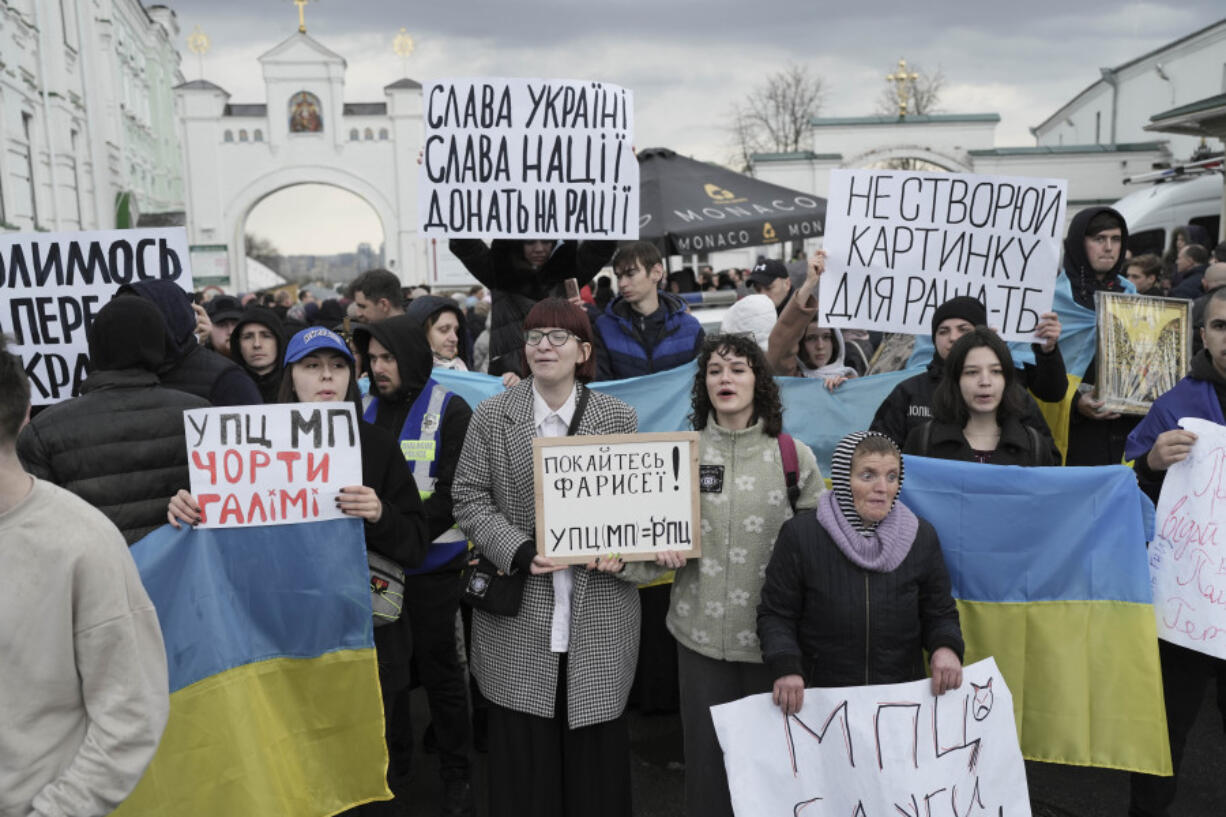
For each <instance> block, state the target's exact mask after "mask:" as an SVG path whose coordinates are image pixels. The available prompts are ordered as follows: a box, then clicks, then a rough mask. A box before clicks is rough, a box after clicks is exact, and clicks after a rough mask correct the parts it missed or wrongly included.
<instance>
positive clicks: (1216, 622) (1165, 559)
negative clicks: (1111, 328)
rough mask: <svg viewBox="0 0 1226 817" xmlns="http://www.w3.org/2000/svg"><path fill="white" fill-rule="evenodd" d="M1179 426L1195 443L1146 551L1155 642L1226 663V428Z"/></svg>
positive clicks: (1177, 467)
mask: <svg viewBox="0 0 1226 817" xmlns="http://www.w3.org/2000/svg"><path fill="white" fill-rule="evenodd" d="M1179 425H1181V426H1182V427H1184V428H1186V429H1187V430H1188V431H1191V432H1193V433H1195V434H1196V443H1195V444H1194V445H1193V446H1192V451H1191V453H1190V454H1188V458H1187V459H1185V460H1184V461H1183V462H1177V463H1175V464H1174V465H1172V466H1171V467H1170V469H1169V470H1168V471H1167V472H1166V479H1165V480H1164V481H1163V483H1162V495H1161V496H1160V497H1159V498H1158V513H1157V517H1156V524H1155V526H1154V527H1155V531H1154V541H1152V542H1150V544H1149V575H1150V580H1151V582H1152V583H1153V588H1154V613H1155V615H1157V617H1158V637H1159V638H1162V639H1165V640H1167V641H1169V642H1171V643H1172V644H1178V645H1179V646H1181V647H1187V648H1188V649H1190V650H1196V651H1198V652H1203V653H1208V654H1209V655H1214V656H1217V657H1218V658H1226V535H1224V533H1223V532H1226V427H1224V426H1220V425H1217V424H1216V423H1211V422H1209V421H1208V420H1201V419H1197V418H1194V417H1185V418H1183V419H1181V420H1180V421H1179ZM1219 540H1220V541H1219Z"/></svg>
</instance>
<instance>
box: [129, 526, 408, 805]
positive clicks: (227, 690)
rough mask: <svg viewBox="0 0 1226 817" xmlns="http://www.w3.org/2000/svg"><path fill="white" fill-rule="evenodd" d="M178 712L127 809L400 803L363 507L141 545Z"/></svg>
mask: <svg viewBox="0 0 1226 817" xmlns="http://www.w3.org/2000/svg"><path fill="white" fill-rule="evenodd" d="M131 552H132V557H133V558H134V559H135V561H136V564H137V567H138V568H139V569H140V575H141V581H142V582H143V583H144V585H145V589H146V590H147V591H148V592H149V596H150V598H152V599H153V603H154V606H155V607H156V608H157V613H158V620H159V622H160V623H161V626H162V636H163V639H164V640H165V642H166V657H167V661H168V664H169V669H170V693H171V695H170V720H169V722H168V723H167V726H166V732H165V734H164V735H163V737H162V742H161V744H160V746H159V747H158V751H157V754H156V755H155V756H154V759H153V762H152V764H150V766H149V769H148V771H147V772H146V773H145V776H144V778H143V779H142V780H141V782H140V785H139V786H137V788H136V790H135V791H134V792H133V794H132V796H131V797H130V798H128V800H127V801H125V802H124V804H123V805H122V806H121V807H120V808H119V810H118V811H116V812H115V814H116V815H120V817H135V815H142V817H143V816H144V815H159V816H160V815H165V817H192V816H193V815H200V817H205V815H208V817H217V815H231V814H233V815H247V814H260V815H287V817H288V815H293V816H294V817H326V815H332V814H336V813H338V812H340V811H344V810H345V809H347V808H350V807H352V806H354V805H358V804H360V803H365V802H369V801H372V800H387V799H390V798H391V792H389V791H388V789H387V784H386V779H385V775H386V772H387V748H386V746H385V744H384V740H383V703H382V700H381V698H380V692H379V677H378V665H377V663H376V660H375V652H374V629H373V625H372V622H371V612H370V573H369V570H368V567H367V561H366V547H365V542H364V539H363V535H362V522H361V520H359V519H340V520H332V521H328V522H312V523H309V524H300V525H273V526H268V527H255V528H235V529H215V530H190V529H182V530H175V529H174V528H171V527H170V526H165V527H163V528H161V529H159V530H157V531H154V532H153V533H151V534H149V536H147V537H145V538H144V539H142V540H140V541H139V542H137V543H136V544H134V545H133V546H132V550H131Z"/></svg>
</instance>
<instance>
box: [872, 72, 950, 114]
mask: <svg viewBox="0 0 1226 817" xmlns="http://www.w3.org/2000/svg"><path fill="white" fill-rule="evenodd" d="M908 73H914V74H917V75H918V77H917V78H916V79H915V80H914V81H911V82H908V83H907V86H906V87H907V91H906V93H907V114H908V115H912V114H929V113H937V112H938V111H940V104H941V92H942V91H944V90H945V72H944V71H943V70H941V66H939V65H938V66H937V68H936V70H935V71H926V70H924V69H923V68H922V67H920V66H918V65H914V66H908ZM877 113H879V114H881V115H882V116H897V115H898V83H897V82H895V81H894V80H889V79H887V80H885V87H884V88H882V89H881V94H880V96H878V97H877Z"/></svg>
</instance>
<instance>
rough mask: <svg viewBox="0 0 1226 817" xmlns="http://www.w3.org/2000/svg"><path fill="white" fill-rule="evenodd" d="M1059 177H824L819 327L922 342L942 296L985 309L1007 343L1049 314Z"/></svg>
mask: <svg viewBox="0 0 1226 817" xmlns="http://www.w3.org/2000/svg"><path fill="white" fill-rule="evenodd" d="M1067 187H1068V182H1067V181H1065V180H1064V179H1039V178H1028V177H1021V176H1018V177H1015V176H977V175H971V174H966V173H926V172H919V171H885V170H832V171H831V172H830V197H829V199H828V201H827V205H826V240H825V247H826V250H827V252H828V253H829V255H828V257H827V259H826V272H825V274H823V275H822V278H821V283H820V284H819V287H818V290H819V302H820V313H821V323H822V325H823V326H831V327H839V328H844V329H846V328H862V329H879V330H882V331H885V332H904V333H909V334H913V335H921V334H922V335H927V334H928V333H929V332H930V331H931V321H932V314H933V312H934V311H935V310H936V308H937V307H938V306H940V305H941V304H942V303H944V302H945V301H947V300H949V299H950V298H954V297H957V296H959V295H969V296H971V297H974V298H978V299H979V300H980V301H982V302H983V303H984V305H985V306H986V307H987V311H988V325H989V326H992V327H995V328H996V329H998V330H999V332H1000V336H1001V337H1002V338H1004V339H1005V340H1008V341H1015V340H1016V341H1025V340H1033V339H1034V331H1035V327H1036V326H1037V324H1038V321H1039V315H1040V314H1041V313H1043V312H1047V311H1049V310H1050V309H1051V306H1052V299H1053V298H1054V297H1055V285H1056V275H1057V273H1058V272H1059V269H1060V248H1061V242H1062V240H1063V237H1064V211H1065V205H1066V200H1067Z"/></svg>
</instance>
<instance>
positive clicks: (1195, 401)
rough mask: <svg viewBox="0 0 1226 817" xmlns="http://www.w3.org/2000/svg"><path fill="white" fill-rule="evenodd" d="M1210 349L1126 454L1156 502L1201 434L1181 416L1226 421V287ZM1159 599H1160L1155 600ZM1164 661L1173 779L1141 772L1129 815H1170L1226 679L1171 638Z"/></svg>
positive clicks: (1164, 645) (1218, 667) (1208, 322)
mask: <svg viewBox="0 0 1226 817" xmlns="http://www.w3.org/2000/svg"><path fill="white" fill-rule="evenodd" d="M1200 332H1201V338H1202V339H1203V340H1204V343H1205V348H1204V349H1202V350H1201V351H1200V352H1198V353H1197V354H1196V356H1195V357H1194V358H1193V359H1192V367H1191V370H1190V371H1189V372H1188V376H1187V377H1185V378H1183V379H1182V380H1180V381H1179V382H1178V383H1176V384H1175V387H1174V388H1173V389H1171V390H1170V391H1168V392H1167V393H1166V394H1164V395H1162V396H1161V397H1159V398H1158V399H1157V400H1155V401H1154V404H1153V405H1152V406H1151V407H1150V409H1149V414H1147V415H1146V417H1145V419H1144V420H1142V421H1141V423H1140V424H1139V425H1138V426H1137V427H1136V428H1135V429H1133V431H1132V433H1131V434H1129V435H1128V444H1127V446H1126V447H1125V449H1124V457H1125V458H1126V459H1130V460H1133V461H1134V462H1133V468H1134V470H1135V471H1136V472H1137V482H1138V483H1140V485H1141V490H1143V491H1145V493H1146V494H1148V495H1149V497H1150V498H1151V499H1153V501H1154V502H1155V503H1157V501H1158V497H1159V495H1160V494H1161V492H1162V483H1163V481H1164V480H1165V478H1166V472H1167V469H1168V468H1170V467H1171V466H1172V465H1174V464H1175V463H1177V462H1180V461H1182V460H1184V459H1187V457H1188V454H1189V453H1191V451H1192V446H1193V445H1194V444H1195V443H1196V435H1195V434H1193V433H1192V432H1191V431H1185V430H1184V429H1182V428H1180V427H1179V419H1180V418H1181V417H1199V418H1200V419H1203V420H1209V421H1211V422H1214V423H1217V424H1218V425H1223V424H1226V415H1224V414H1223V407H1224V406H1226V287H1223V288H1221V289H1217V290H1214V292H1213V295H1212V296H1211V297H1210V298H1209V303H1208V304H1207V305H1206V306H1205V325H1204V326H1203V327H1202V328H1201V330H1200ZM1155 601H1156V600H1155ZM1158 657H1159V658H1160V659H1161V661H1162V689H1163V694H1164V695H1165V698H1166V724H1167V730H1168V735H1169V737H1170V741H1171V766H1172V767H1173V770H1174V775H1173V776H1172V777H1156V776H1154V775H1147V774H1139V773H1134V774H1133V775H1132V802H1131V804H1130V806H1129V810H1128V814H1129V817H1165V815H1167V814H1168V813H1170V812H1169V811H1168V809H1169V808H1170V805H1171V803H1173V802H1174V800H1175V786H1176V783H1178V781H1179V767H1180V765H1181V764H1182V761H1183V755H1184V747H1185V746H1186V744H1187V740H1188V733H1189V732H1190V731H1191V729H1192V725H1193V724H1194V723H1195V722H1196V716H1197V714H1198V713H1199V712H1200V707H1201V704H1202V703H1203V702H1204V700H1205V693H1206V691H1207V689H1208V687H1209V683H1210V682H1211V681H1212V680H1213V679H1214V678H1215V677H1216V678H1217V679H1218V684H1219V692H1218V705H1219V707H1220V706H1221V705H1222V693H1221V685H1222V682H1223V680H1226V661H1222V660H1221V659H1218V658H1214V657H1213V656H1211V655H1207V654H1205V653H1201V652H1196V651H1195V650H1189V649H1187V648H1186V647H1181V646H1179V645H1177V644H1172V643H1170V642H1168V641H1161V640H1160V641H1159V642H1158Z"/></svg>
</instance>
